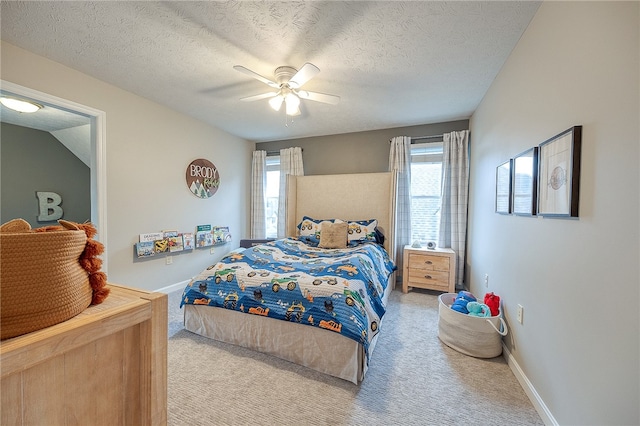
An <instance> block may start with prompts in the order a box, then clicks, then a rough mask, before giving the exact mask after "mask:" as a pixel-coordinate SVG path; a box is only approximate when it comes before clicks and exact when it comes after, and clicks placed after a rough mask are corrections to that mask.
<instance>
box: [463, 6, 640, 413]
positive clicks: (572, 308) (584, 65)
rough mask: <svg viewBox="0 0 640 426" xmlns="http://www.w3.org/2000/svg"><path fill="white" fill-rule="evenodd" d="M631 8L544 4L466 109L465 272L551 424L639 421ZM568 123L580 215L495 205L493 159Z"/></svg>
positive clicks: (634, 24)
mask: <svg viewBox="0 0 640 426" xmlns="http://www.w3.org/2000/svg"><path fill="white" fill-rule="evenodd" d="M638 6H639V3H638V2H544V3H543V4H542V5H541V7H540V9H539V10H538V12H537V14H536V16H535V17H534V19H533V20H532V22H531V24H530V25H529V28H528V29H527V31H526V32H525V33H524V35H523V37H522V39H521V40H520V42H519V43H518V45H517V46H516V48H515V49H514V51H513V52H512V54H511V56H510V57H509V59H508V61H507V62H506V64H505V66H504V67H503V69H502V70H501V72H500V74H499V75H498V77H497V78H496V80H495V81H494V83H493V85H492V86H491V88H490V90H489V91H488V93H487V94H486V96H485V98H484V99H483V101H482V103H481V105H480V106H479V108H478V109H477V111H476V112H475V113H474V115H473V117H472V119H471V126H470V127H471V137H472V142H471V143H472V148H471V152H472V154H471V188H470V189H471V191H470V193H471V196H470V207H469V217H470V223H469V233H468V239H469V240H468V241H469V246H468V256H467V261H468V265H467V275H468V276H467V282H468V283H470V289H471V291H472V292H474V293H476V294H480V295H484V293H485V292H486V291H494V292H496V293H497V294H498V295H500V296H501V297H502V299H503V302H504V312H505V314H506V317H507V320H508V324H509V326H510V334H509V336H508V338H507V346H508V348H509V350H510V353H511V355H512V357H513V358H512V360H513V361H515V363H516V364H515V365H517V366H519V367H520V368H521V370H522V371H523V372H524V375H525V376H526V379H528V380H529V381H530V384H531V385H532V389H530V390H532V392H533V395H534V397H535V396H536V393H537V396H538V397H539V401H538V402H540V403H541V408H542V409H543V410H545V409H546V410H548V411H547V413H546V415H545V413H543V418H545V419H546V420H547V421H549V422H551V423H553V422H554V421H555V422H557V423H559V424H562V425H587V424H594V425H596V424H597V425H604V424H607V425H613V424H616V425H622V424H625V425H627V424H628V425H630V424H639V423H640V415H639V412H638V406H639V402H640V393H639V382H640V377H639V370H638V367H639V362H640V361H639V353H638V352H639V351H638V350H639V334H640V327H639V326H640V324H639V323H640V321H639V316H638V311H639V307H638V301H639V300H640V299H639V294H638V287H639V285H638V282H639V275H638V272H639V270H638V261H639V258H640V252H639V249H638V242H639V211H638V199H639V175H638V164H639V163H638V160H639V157H638V140H639V137H640V136H639V118H638V117H639V115H640V108H639V106H638V103H639V94H640V92H639V83H638V81H639V77H640V73H639V67H638V56H639V45H638V39H639V34H638V28H639V22H640V20H639V7H638ZM573 125H582V126H583V138H582V171H581V182H580V206H579V209H580V218H579V219H577V220H570V219H569V220H568V219H551V218H527V217H517V216H503V215H498V214H496V213H494V202H495V168H496V166H497V165H498V164H500V163H501V162H503V161H506V160H508V159H509V158H511V157H513V156H514V155H515V154H518V153H520V152H522V151H524V150H525V149H527V148H529V147H532V146H536V145H537V144H539V143H540V142H543V141H544V140H546V139H548V138H550V137H552V136H554V135H555V134H557V133H560V132H561V131H563V130H565V129H568V128H569V127H571V126H573ZM485 273H487V274H489V283H490V284H489V287H488V288H486V287H485V286H484V274H485ZM517 304H522V305H523V306H524V322H523V324H522V325H521V324H518V323H517V321H516V319H515V311H516V305H517Z"/></svg>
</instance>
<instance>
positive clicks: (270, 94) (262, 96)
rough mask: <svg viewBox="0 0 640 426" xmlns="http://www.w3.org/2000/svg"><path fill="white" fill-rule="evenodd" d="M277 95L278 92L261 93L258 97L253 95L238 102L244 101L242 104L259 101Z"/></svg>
mask: <svg viewBox="0 0 640 426" xmlns="http://www.w3.org/2000/svg"><path fill="white" fill-rule="evenodd" d="M277 94H278V92H268V93H261V94H259V95H253V96H247V97H246V98H240V100H241V101H244V102H252V101H259V100H260V99H266V98H273V97H274V96H276V95H277Z"/></svg>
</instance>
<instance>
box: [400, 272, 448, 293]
mask: <svg viewBox="0 0 640 426" xmlns="http://www.w3.org/2000/svg"><path fill="white" fill-rule="evenodd" d="M409 285H410V286H415V287H423V286H425V287H429V288H433V289H434V290H436V289H437V290H440V289H442V290H443V291H446V290H447V289H448V288H449V272H441V271H426V270H416V269H411V268H410V269H409ZM436 287H437V288H436Z"/></svg>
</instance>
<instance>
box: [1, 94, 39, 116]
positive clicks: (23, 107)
mask: <svg viewBox="0 0 640 426" xmlns="http://www.w3.org/2000/svg"><path fill="white" fill-rule="evenodd" d="M0 103H2V105H4V106H6V107H7V108H10V109H12V110H14V111H18V112H26V113H31V112H36V111H38V110H39V109H40V108H42V105H39V104H36V103H34V102H29V101H23V100H20V99H14V98H7V97H4V96H3V97H1V98H0Z"/></svg>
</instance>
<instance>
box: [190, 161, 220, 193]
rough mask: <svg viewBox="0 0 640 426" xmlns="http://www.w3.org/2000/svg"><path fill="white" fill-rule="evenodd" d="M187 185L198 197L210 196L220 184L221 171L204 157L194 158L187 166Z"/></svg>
mask: <svg viewBox="0 0 640 426" xmlns="http://www.w3.org/2000/svg"><path fill="white" fill-rule="evenodd" d="M186 175H187V187H189V190H190V191H191V192H192V193H193V195H195V196H196V197H198V198H209V197H211V196H212V195H213V194H215V193H216V191H217V190H218V186H220V173H218V169H216V166H214V165H213V163H212V162H211V161H209V160H205V159H204V158H199V159H197V160H193V161H192V162H191V164H189V166H187V173H186Z"/></svg>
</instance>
